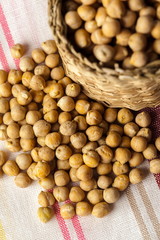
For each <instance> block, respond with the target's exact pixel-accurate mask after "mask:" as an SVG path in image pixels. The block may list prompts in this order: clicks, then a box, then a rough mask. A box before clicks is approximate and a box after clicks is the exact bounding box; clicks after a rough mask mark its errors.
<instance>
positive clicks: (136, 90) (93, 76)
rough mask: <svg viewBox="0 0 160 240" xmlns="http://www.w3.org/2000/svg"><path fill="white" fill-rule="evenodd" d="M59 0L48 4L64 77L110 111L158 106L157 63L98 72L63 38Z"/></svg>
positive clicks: (159, 68)
mask: <svg viewBox="0 0 160 240" xmlns="http://www.w3.org/2000/svg"><path fill="white" fill-rule="evenodd" d="M61 5H62V1H61V0H48V6H49V8H48V10H49V12H48V13H49V25H50V27H51V29H52V31H53V35H54V39H55V41H56V43H57V46H58V49H59V53H60V55H61V57H62V61H63V65H64V68H65V70H66V74H67V76H69V77H70V78H71V79H72V80H73V81H75V82H78V83H80V84H81V85H82V86H83V89H84V92H85V93H86V94H87V95H88V96H89V97H91V98H93V99H96V100H98V101H101V102H103V103H104V104H106V105H107V106H110V107H127V108H130V109H133V110H140V109H142V108H144V107H156V106H157V105H159V104H160V60H156V61H154V62H152V63H150V64H148V65H147V66H145V67H143V68H137V69H134V70H123V69H121V68H119V67H118V64H117V66H116V67H115V69H111V68H100V67H99V66H98V64H97V63H92V62H90V61H89V60H88V59H87V58H86V57H84V56H82V54H80V53H78V52H76V51H75V49H74V47H73V46H72V45H71V44H70V42H69V41H68V40H67V38H66V33H67V27H66V25H65V23H64V19H63V16H62V13H61Z"/></svg>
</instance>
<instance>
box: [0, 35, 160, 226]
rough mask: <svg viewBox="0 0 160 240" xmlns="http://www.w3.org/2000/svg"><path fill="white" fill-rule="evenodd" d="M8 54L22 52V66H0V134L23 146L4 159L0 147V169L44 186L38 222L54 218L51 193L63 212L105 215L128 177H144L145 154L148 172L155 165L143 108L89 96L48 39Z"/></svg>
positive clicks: (9, 144)
mask: <svg viewBox="0 0 160 240" xmlns="http://www.w3.org/2000/svg"><path fill="white" fill-rule="evenodd" d="M11 54H12V56H13V57H14V58H20V64H19V67H20V70H15V69H11V70H10V71H9V72H8V73H7V72H6V71H4V70H0V140H2V141H5V146H6V149H7V150H8V151H10V152H19V151H22V152H20V153H19V154H17V157H16V159H15V160H10V159H7V157H6V154H5V152H4V151H0V176H2V175H3V174H6V175H8V176H14V177H15V178H14V182H15V184H16V185H17V187H20V188H26V187H28V186H29V185H30V184H31V183H32V181H37V182H38V183H39V184H40V185H41V186H42V188H43V190H42V191H41V192H40V194H39V196H38V202H39V204H40V205H41V207H40V208H39V209H38V217H39V218H40V220H41V221H42V222H47V221H49V220H50V219H51V218H52V216H53V215H54V212H53V208H52V207H51V206H53V205H54V203H55V202H56V201H58V202H64V204H63V205H62V206H61V209H60V214H61V216H62V217H63V218H64V219H69V218H72V217H73V216H74V215H75V214H77V215H79V216H86V215H88V214H92V215H93V216H95V217H99V218H101V217H104V216H106V215H107V214H109V212H110V211H111V204H113V203H115V202H116V201H117V200H118V199H119V198H120V196H121V192H122V191H124V190H125V189H126V188H127V187H128V186H129V184H130V183H132V184H137V183H139V182H141V181H142V180H143V178H144V177H145V173H144V172H143V170H142V168H141V167H140V165H141V163H143V161H144V159H149V160H151V161H150V163H149V164H150V171H151V172H152V173H155V174H156V173H160V159H155V158H156V157H157V150H158V151H159V150H160V137H159V138H157V139H156V142H155V145H154V144H153V143H152V141H151V140H152V132H151V130H150V128H149V125H150V124H151V117H150V115H149V114H148V113H147V112H141V113H137V114H136V113H135V112H134V113H133V112H132V111H130V110H129V109H125V108H123V109H114V108H107V107H105V106H104V105H103V104H101V103H99V102H96V101H93V100H91V99H89V98H88V97H87V96H86V95H85V94H84V93H83V92H82V88H81V86H80V85H78V84H76V83H74V82H72V80H71V79H70V78H68V77H67V76H65V71H64V69H63V66H62V65H61V59H60V56H59V54H58V51H57V47H56V44H55V42H54V41H53V40H48V41H46V42H43V43H42V44H41V48H36V49H34V50H33V51H32V53H31V56H25V57H22V56H23V54H24V47H23V46H22V45H21V44H16V45H15V46H13V47H12V48H11ZM21 57H22V58H21ZM153 159H154V160H153ZM67 200H69V201H67ZM66 201H67V203H65V202H66ZM68 202H69V203H68Z"/></svg>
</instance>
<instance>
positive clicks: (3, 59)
mask: <svg viewBox="0 0 160 240" xmlns="http://www.w3.org/2000/svg"><path fill="white" fill-rule="evenodd" d="M0 57H1V58H0V61H1V63H2V67H3V69H4V70H5V71H9V65H8V62H7V59H6V56H5V53H4V51H3V48H2V45H1V43H0Z"/></svg>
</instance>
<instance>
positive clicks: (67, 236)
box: [53, 202, 71, 240]
mask: <svg viewBox="0 0 160 240" xmlns="http://www.w3.org/2000/svg"><path fill="white" fill-rule="evenodd" d="M53 209H54V211H55V215H56V218H57V221H58V225H59V227H60V229H61V232H62V234H63V237H64V239H65V240H71V236H70V233H69V230H68V228H67V225H66V223H65V220H64V219H63V218H62V217H61V215H60V208H59V204H58V203H57V202H56V203H55V204H54V206H53Z"/></svg>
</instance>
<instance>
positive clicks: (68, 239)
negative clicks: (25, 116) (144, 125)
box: [0, 0, 160, 240]
mask: <svg viewBox="0 0 160 240" xmlns="http://www.w3.org/2000/svg"><path fill="white" fill-rule="evenodd" d="M47 22H48V19H47V0H34V1H31V0H25V1H24V0H0V69H5V70H9V69H10V68H17V67H18V62H19V61H18V60H13V59H12V57H11V55H10V51H9V48H10V47H11V46H12V45H13V44H14V43H22V44H25V45H26V47H27V49H28V50H27V54H30V51H31V50H32V49H33V48H35V47H39V46H40V43H41V42H42V41H45V40H47V39H52V34H51V31H50V29H49V27H48V23H47ZM147 111H149V112H150V113H151V116H152V120H153V123H152V126H151V127H152V130H153V136H154V138H155V137H157V136H159V135H160V107H157V108H156V109H147ZM3 149H4V144H3V143H0V150H3ZM8 156H9V158H10V159H14V157H15V155H14V154H9V153H8ZM148 165H149V164H148V161H147V160H146V161H145V163H144V164H143V166H142V167H143V168H145V169H147V168H148ZM159 187H160V176H159V175H156V176H153V175H152V174H148V176H147V177H146V179H145V180H144V181H143V182H142V183H140V184H138V185H137V186H133V185H132V186H131V187H129V188H128V189H127V191H125V192H124V193H123V194H122V196H121V198H120V200H119V201H118V202H117V203H116V204H114V207H113V210H112V212H111V213H110V214H109V215H108V216H106V217H105V218H103V219H97V218H94V217H93V216H87V217H82V218H81V217H77V216H76V217H74V218H73V219H71V220H67V221H66V220H63V219H62V218H61V216H60V213H59V204H58V203H56V204H55V205H54V206H53V208H54V209H55V213H56V214H55V217H54V218H53V219H52V220H51V221H50V222H48V223H47V224H43V223H41V222H40V221H39V219H38V218H37V209H38V207H39V205H38V203H37V196H38V193H39V192H40V190H41V187H40V186H39V185H38V184H37V183H33V184H32V185H31V186H30V187H28V188H27V189H20V188H17V187H16V186H15V184H14V178H13V177H6V176H4V177H3V178H2V179H1V180H0V189H1V197H0V240H59V239H62V240H63V239H65V240H104V239H106V240H117V239H118V240H125V239H128V240H135V239H136V240H159V239H160V191H159Z"/></svg>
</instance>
